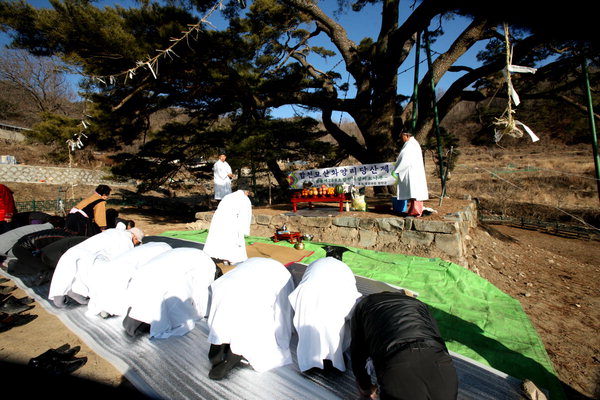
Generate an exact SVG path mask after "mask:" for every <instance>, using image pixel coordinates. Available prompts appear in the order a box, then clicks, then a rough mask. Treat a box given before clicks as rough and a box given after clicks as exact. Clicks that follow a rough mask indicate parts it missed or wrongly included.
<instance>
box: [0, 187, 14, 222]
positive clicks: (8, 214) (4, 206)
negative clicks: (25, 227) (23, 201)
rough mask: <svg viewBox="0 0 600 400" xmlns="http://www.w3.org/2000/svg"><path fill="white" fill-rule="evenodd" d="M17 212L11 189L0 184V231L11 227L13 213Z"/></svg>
mask: <svg viewBox="0 0 600 400" xmlns="http://www.w3.org/2000/svg"><path fill="white" fill-rule="evenodd" d="M16 212H17V206H16V205H15V199H14V197H13V191H12V190H10V189H9V188H8V187H7V186H6V185H2V184H0V233H4V232H6V231H9V230H10V229H11V225H10V224H11V222H12V218H13V215H15V213H16Z"/></svg>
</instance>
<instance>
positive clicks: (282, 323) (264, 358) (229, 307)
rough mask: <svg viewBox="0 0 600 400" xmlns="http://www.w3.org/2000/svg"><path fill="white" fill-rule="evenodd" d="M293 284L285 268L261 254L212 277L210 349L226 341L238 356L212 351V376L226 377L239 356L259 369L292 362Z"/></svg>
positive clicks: (267, 368)
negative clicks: (215, 356) (219, 357)
mask: <svg viewBox="0 0 600 400" xmlns="http://www.w3.org/2000/svg"><path fill="white" fill-rule="evenodd" d="M293 289H294V282H293V279H292V275H291V274H290V272H289V271H288V270H287V268H286V267H285V266H284V265H283V264H282V263H280V262H279V261H276V260H273V259H270V258H262V257H253V258H249V259H248V260H247V261H244V262H243V263H241V264H239V265H237V266H236V267H235V268H234V269H232V270H231V271H229V272H227V273H226V274H224V275H223V276H221V277H220V278H219V279H217V280H216V281H214V282H213V284H212V285H211V286H210V290H211V295H212V296H211V303H210V312H209V315H208V325H209V327H210V332H209V335H208V341H209V342H210V343H211V345H212V346H211V351H212V348H213V346H227V348H228V349H230V350H231V353H233V355H234V356H237V357H238V358H237V359H236V360H234V362H231V360H230V359H229V358H225V359H222V360H215V359H213V357H211V355H210V354H209V358H210V359H211V362H212V363H213V369H212V370H211V373H210V374H209V377H210V378H211V379H221V378H223V377H224V376H225V374H226V373H227V371H228V370H229V369H231V368H232V367H233V366H235V364H236V363H237V362H239V360H240V358H241V357H244V358H245V359H246V360H248V362H249V363H250V365H251V366H252V368H254V370H256V371H258V372H263V371H267V370H269V369H272V368H275V367H279V366H282V365H286V364H290V363H292V356H291V353H290V340H291V334H292V332H291V331H292V309H291V306H290V303H289V300H288V296H289V294H290V293H291V292H292V290H293ZM225 357H227V355H226V356H225ZM228 363H229V366H228V365H227V364H228Z"/></svg>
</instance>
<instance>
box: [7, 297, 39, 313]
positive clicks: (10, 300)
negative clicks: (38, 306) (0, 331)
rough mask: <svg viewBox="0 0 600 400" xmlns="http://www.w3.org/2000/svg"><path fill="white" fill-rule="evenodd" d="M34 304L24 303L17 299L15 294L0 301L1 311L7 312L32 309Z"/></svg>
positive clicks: (20, 311)
mask: <svg viewBox="0 0 600 400" xmlns="http://www.w3.org/2000/svg"><path fill="white" fill-rule="evenodd" d="M33 307H34V306H32V305H29V304H23V303H21V302H20V301H19V300H17V299H16V298H15V297H14V296H9V297H7V298H6V299H4V300H3V301H2V303H0V312H3V313H6V314H19V313H22V312H23V311H27V310H30V309H32V308H33Z"/></svg>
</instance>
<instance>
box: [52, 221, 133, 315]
mask: <svg viewBox="0 0 600 400" xmlns="http://www.w3.org/2000/svg"><path fill="white" fill-rule="evenodd" d="M123 226H124V225H123ZM143 238H144V232H142V230H141V229H139V228H131V229H127V230H125V229H120V228H112V229H107V230H105V231H103V232H101V233H99V234H97V235H94V236H92V237H90V238H88V239H86V240H84V241H83V242H81V243H79V244H77V245H75V246H73V247H71V248H70V249H68V250H67V251H66V252H65V253H64V254H63V255H62V256H61V257H60V259H59V260H58V264H56V269H55V270H54V275H52V281H51V282H50V292H49V294H48V298H49V299H50V300H52V301H54V304H55V305H56V306H57V307H65V306H66V304H67V300H68V299H67V297H70V298H72V299H74V300H75V301H77V302H78V303H80V304H87V303H88V296H89V290H90V289H89V288H90V286H91V285H92V283H91V279H90V278H91V276H90V273H91V271H92V268H93V265H94V263H95V262H96V260H97V259H101V260H111V259H113V258H115V257H117V256H119V255H120V254H122V253H125V252H126V251H127V250H131V249H133V248H134V246H137V245H138V244H140V243H142V240H143Z"/></svg>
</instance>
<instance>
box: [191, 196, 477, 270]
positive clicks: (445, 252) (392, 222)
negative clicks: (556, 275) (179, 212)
mask: <svg viewBox="0 0 600 400" xmlns="http://www.w3.org/2000/svg"><path fill="white" fill-rule="evenodd" d="M289 214H291V213H288V214H277V215H266V214H257V212H256V211H255V212H254V215H253V218H252V226H251V231H250V234H251V235H252V236H261V237H271V236H273V234H274V233H275V230H276V228H277V227H281V226H282V225H284V224H285V225H286V226H287V227H288V229H289V230H291V231H300V232H302V233H303V234H311V235H314V238H313V241H316V242H326V243H332V244H339V245H346V246H351V247H358V248H363V249H371V250H378V251H385V252H390V253H402V254H413V255H417V256H421V257H439V258H442V259H444V260H446V261H451V262H454V263H457V264H459V265H463V266H464V267H468V265H467V261H466V258H465V254H466V253H465V252H466V247H465V238H466V236H467V235H468V234H469V231H470V230H471V228H475V227H476V226H477V208H476V205H475V203H474V202H472V203H469V204H468V206H466V207H465V209H463V210H460V211H458V212H455V213H451V214H447V215H445V216H443V218H442V219H441V220H440V219H435V220H434V219H428V218H426V217H425V218H402V217H385V218H364V217H356V216H344V214H343V213H341V214H339V215H338V216H332V217H327V216H323V217H304V216H299V215H289ZM212 215H213V212H210V211H209V212H199V213H196V223H195V224H194V226H193V227H192V228H193V229H208V228H209V227H210V221H211V219H212Z"/></svg>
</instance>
